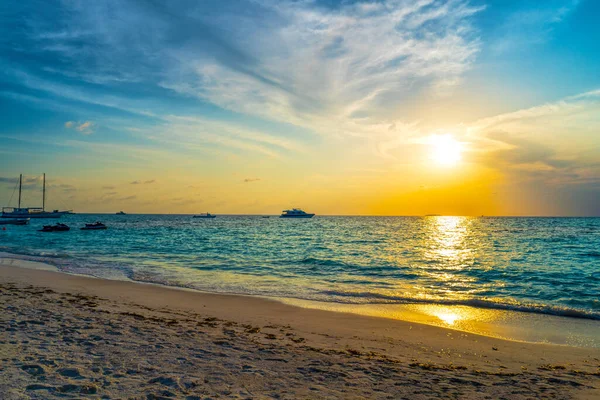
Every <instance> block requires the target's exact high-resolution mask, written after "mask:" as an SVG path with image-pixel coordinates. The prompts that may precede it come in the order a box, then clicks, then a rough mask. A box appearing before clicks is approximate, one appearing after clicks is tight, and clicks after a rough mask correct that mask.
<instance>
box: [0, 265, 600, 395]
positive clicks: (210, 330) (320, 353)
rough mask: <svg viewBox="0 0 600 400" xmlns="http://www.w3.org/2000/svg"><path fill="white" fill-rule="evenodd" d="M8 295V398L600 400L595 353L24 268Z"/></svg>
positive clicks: (2, 276)
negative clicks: (69, 394) (489, 399)
mask: <svg viewBox="0 0 600 400" xmlns="http://www.w3.org/2000/svg"><path fill="white" fill-rule="evenodd" d="M17 264H18V263H17ZM0 285H1V288H2V290H1V291H0V294H1V295H2V297H3V301H2V302H0V307H2V313H3V315H5V317H4V318H3V319H2V330H3V331H4V334H3V336H2V337H3V339H2V343H3V346H0V348H1V349H2V350H1V352H2V359H3V361H4V362H5V363H6V365H7V367H6V369H5V374H4V376H5V378H0V379H1V381H0V391H2V392H4V393H10V394H11V395H10V396H8V397H7V398H15V399H16V398H23V397H22V396H25V395H31V394H37V395H42V397H43V395H45V394H48V393H63V392H61V391H64V390H71V389H72V390H73V391H74V393H78V394H86V393H87V394H101V393H105V394H107V395H108V396H109V397H111V396H115V395H117V394H122V395H125V394H126V393H141V392H143V391H147V392H148V393H149V394H152V393H154V394H156V393H159V392H160V391H161V390H162V391H167V392H171V393H173V394H175V395H177V396H183V395H184V394H189V396H192V397H188V398H190V399H192V398H202V397H193V396H195V395H196V389H197V388H198V387H200V386H201V387H202V388H203V389H202V390H204V392H203V393H204V395H206V394H212V395H214V394H215V393H221V396H222V397H231V398H236V396H237V397H244V396H246V397H253V396H258V397H260V396H264V397H275V394H276V393H279V394H280V397H281V398H297V397H302V398H314V397H320V398H327V397H329V398H361V397H367V398H388V397H389V396H396V397H398V396H403V395H404V396H410V397H411V398H429V397H432V396H442V397H461V398H482V397H483V395H484V394H486V395H491V396H493V397H494V398H495V397H500V396H509V397H510V398H527V397H539V396H542V395H545V396H549V397H551V396H558V397H564V398H594V397H597V396H598V395H600V391H599V389H598V387H600V349H589V348H577V347H567V346H559V345H549V344H532V343H524V342H515V341H507V340H502V339H496V338H492V337H487V336H480V335H475V334H470V333H465V332H461V331H456V330H450V329H444V328H441V327H435V326H430V325H424V324H418V323H414V322H408V321H400V320H394V319H385V318H378V317H369V316H361V315H356V314H350V313H342V312H331V311H325V310H315V309H308V308H300V307H296V306H292V305H288V304H283V303H280V302H278V301H275V300H270V299H264V298H258V297H251V296H237V295H229V294H208V293H201V292H196V291H191V290H180V289H176V288H168V287H160V286H157V285H145V284H139V283H133V282H123V281H110V280H105V279H99V278H91V277H84V276H76V275H69V274H65V273H61V272H54V271H48V270H37V269H29V268H23V267H22V266H16V265H12V266H7V265H2V266H0ZM157 346H158V347H157ZM167 350H168V351H167ZM115 351H116V352H117V353H118V354H120V356H119V358H118V359H114V357H116V355H115V354H113V353H114V352H115ZM194 354H195V356H192V355H194ZM175 356H176V357H175ZM173 357H175V358H173ZM51 358H52V360H49V359H51ZM143 360H152V362H151V363H150V364H149V365H146V363H145V362H143ZM42 361H43V362H42ZM44 363H47V364H44ZM131 363H134V364H135V365H133V364H131ZM130 364H131V365H130ZM142 364H143V365H142ZM32 365H33V366H36V367H35V368H34V367H32ZM38 367H39V368H38ZM150 367H152V368H150ZM144 368H150V369H148V370H147V371H146V370H144ZM65 369H66V370H69V369H71V370H72V369H75V372H74V371H71V372H68V371H67V372H66V373H67V375H64V374H63V373H62V372H61V371H63V372H64V371H65ZM214 369H220V370H221V373H222V374H221V376H222V378H219V379H220V380H219V379H217V377H216V376H213V375H211V371H213V370H214ZM107 370H108V371H109V372H110V373H109V374H106V373H105V372H106V371H107ZM128 371H130V372H131V371H137V372H131V373H128ZM382 371H385V373H384V372H382ZM69 374H74V376H69ZM247 374H249V375H251V376H252V379H246V377H247V376H249V375H247ZM377 374H379V375H377ZM190 376H196V377H197V378H198V379H199V380H198V381H197V382H196V381H194V382H196V383H193V382H191V383H190V382H188V381H186V379H188V378H189V377H190ZM40 377H43V378H44V379H43V380H41V381H40ZM184 377H185V378H184ZM223 377H224V378H223ZM374 377H377V379H375V380H373V379H374ZM267 378H268V379H267ZM189 379H191V378H189ZM202 379H203V381H201V380H202ZM202 382H204V383H202ZM357 382H361V383H360V384H359V385H358V386H357V385H356V383H357ZM272 383H276V384H275V386H273V385H272ZM399 383H402V384H399ZM36 385H37V386H36ZM69 385H71V386H69ZM194 385H196V386H194ZM28 388H29V389H28ZM36 388H37V389H36ZM232 388H234V389H232ZM284 389H286V390H284ZM115 390H116V391H115ZM198 390H200V389H198ZM282 390H283V392H282ZM86 391H88V392H86ZM227 391H229V394H225V392H227ZM91 392H94V393H91ZM11 396H12V397H11ZM20 396H21V397H20ZM165 397H168V396H165ZM34 398H35V396H34Z"/></svg>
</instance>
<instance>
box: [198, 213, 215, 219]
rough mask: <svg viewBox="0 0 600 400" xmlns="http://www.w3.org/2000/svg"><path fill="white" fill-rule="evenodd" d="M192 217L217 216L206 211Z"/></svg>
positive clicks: (206, 217) (207, 217)
mask: <svg viewBox="0 0 600 400" xmlns="http://www.w3.org/2000/svg"><path fill="white" fill-rule="evenodd" d="M194 218H204V219H210V218H217V216H216V215H214V214H211V213H208V212H207V213H203V214H198V215H194Z"/></svg>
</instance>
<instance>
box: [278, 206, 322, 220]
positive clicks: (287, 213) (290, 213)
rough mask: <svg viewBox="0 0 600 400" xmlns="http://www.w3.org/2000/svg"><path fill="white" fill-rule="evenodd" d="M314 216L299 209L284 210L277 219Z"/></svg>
mask: <svg viewBox="0 0 600 400" xmlns="http://www.w3.org/2000/svg"><path fill="white" fill-rule="evenodd" d="M314 216H315V214H309V213H306V212H304V211H302V210H301V209H299V208H292V209H291V210H284V211H283V213H282V214H281V215H280V216H279V218H312V217H314Z"/></svg>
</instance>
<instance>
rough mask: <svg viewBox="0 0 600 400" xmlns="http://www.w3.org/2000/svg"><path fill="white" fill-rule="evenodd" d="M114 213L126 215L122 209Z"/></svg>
mask: <svg viewBox="0 0 600 400" xmlns="http://www.w3.org/2000/svg"><path fill="white" fill-rule="evenodd" d="M116 215H127V214H125V213H124V212H123V211H119V212H118V213H117V214H116Z"/></svg>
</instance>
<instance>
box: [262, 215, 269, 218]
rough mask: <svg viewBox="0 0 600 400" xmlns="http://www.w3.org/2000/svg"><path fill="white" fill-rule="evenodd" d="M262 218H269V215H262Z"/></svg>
mask: <svg viewBox="0 0 600 400" xmlns="http://www.w3.org/2000/svg"><path fill="white" fill-rule="evenodd" d="M262 218H271V216H270V215H263V216H262Z"/></svg>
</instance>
